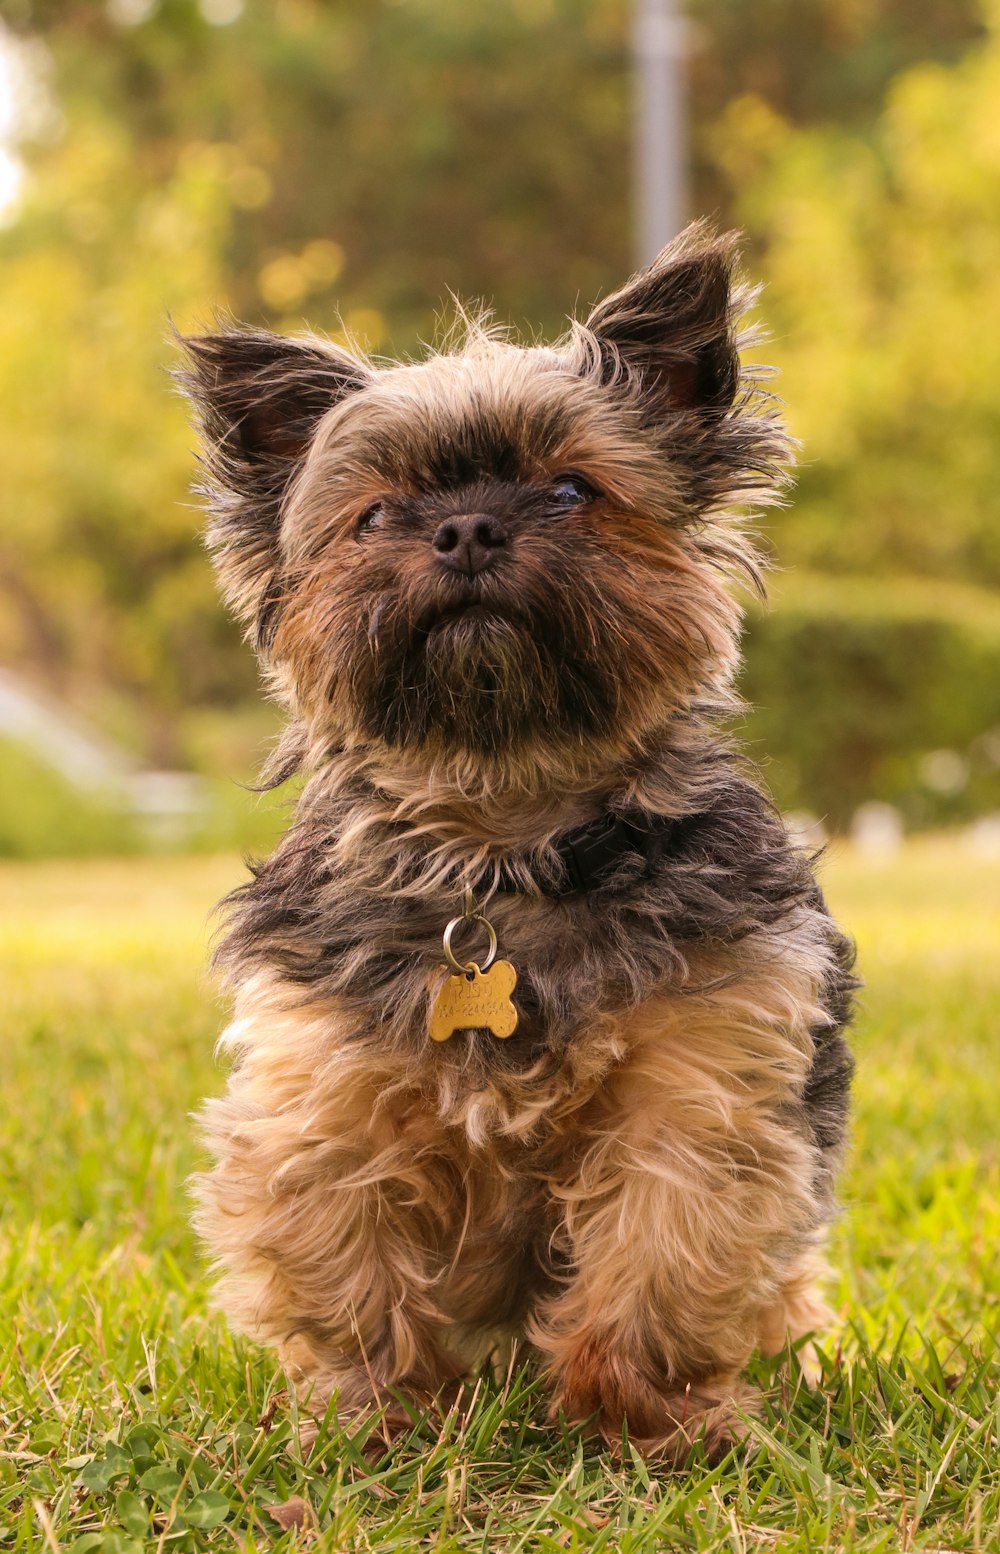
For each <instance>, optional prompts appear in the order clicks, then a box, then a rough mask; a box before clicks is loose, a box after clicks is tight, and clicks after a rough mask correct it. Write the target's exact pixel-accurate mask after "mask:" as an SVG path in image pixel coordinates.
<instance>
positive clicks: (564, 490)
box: [546, 475, 597, 512]
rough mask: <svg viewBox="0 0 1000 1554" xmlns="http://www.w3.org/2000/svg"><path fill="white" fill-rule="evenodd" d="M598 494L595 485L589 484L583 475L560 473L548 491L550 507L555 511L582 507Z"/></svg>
mask: <svg viewBox="0 0 1000 1554" xmlns="http://www.w3.org/2000/svg"><path fill="white" fill-rule="evenodd" d="M596 495H597V492H596V491H595V490H594V488H593V486H590V485H588V484H587V482H586V481H585V480H584V478H583V476H582V475H559V476H558V477H557V478H556V479H555V480H554V481H553V482H552V484H551V486H550V487H549V489H548V491H547V493H546V496H547V498H548V504H549V507H550V508H552V509H553V511H555V512H566V511H567V510H568V509H569V508H571V507H581V506H582V505H583V503H584V502H592V501H593V500H594V497H595V496H596Z"/></svg>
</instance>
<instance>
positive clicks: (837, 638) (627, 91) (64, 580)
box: [0, 0, 1000, 857]
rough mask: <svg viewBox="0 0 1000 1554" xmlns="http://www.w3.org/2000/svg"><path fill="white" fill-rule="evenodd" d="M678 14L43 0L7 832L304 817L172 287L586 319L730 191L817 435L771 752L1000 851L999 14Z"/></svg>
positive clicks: (9, 55) (17, 365) (274, 317)
mask: <svg viewBox="0 0 1000 1554" xmlns="http://www.w3.org/2000/svg"><path fill="white" fill-rule="evenodd" d="M675 10H676V8H675V7H674V6H673V5H670V6H666V5H664V6H660V7H657V6H655V5H653V6H651V5H650V4H648V3H645V0H632V3H630V0H488V3H480V4H472V3H470V0H242V3H241V0H106V3H85V0H2V3H0V19H2V20H0V471H2V489H3V519H2V524H0V856H2V855H7V856H14V857H32V856H44V855H55V854H60V853H63V854H73V853H77V854H82V853H101V852H115V851H139V850H143V849H146V848H149V847H155V848H176V847H187V848H191V847H195V848H215V847H228V846H232V845H244V846H249V847H254V846H263V845H266V843H267V841H268V839H269V837H270V835H271V834H272V833H274V832H275V831H276V829H277V828H278V827H279V826H280V825H281V824H282V823H283V818H284V817H283V815H282V812H281V808H280V804H276V802H275V800H273V799H271V800H269V801H263V802H262V801H260V800H257V799H256V798H254V797H253V796H252V795H250V794H248V793H247V792H246V791H245V790H244V789H243V788H242V787H241V786H240V783H241V782H244V781H249V780H250V779H251V778H252V774H253V772H254V770H255V768H256V766H257V765H258V763H259V761H260V758H261V755H262V752H263V750H264V748H265V747H266V744H267V742H268V739H269V737H270V735H271V734H272V733H273V730H274V727H275V725H276V715H275V713H274V711H273V709H270V708H268V707H267V705H266V704H265V703H264V702H263V701H262V698H261V696H260V693H259V689H258V686H257V682H256V676H255V672H254V667H253V664H252V662H251V659H250V655H249V653H248V652H247V650H246V649H245V648H244V647H243V646H242V645H241V643H240V641H239V638H238V634H237V632H236V631H235V629H234V628H233V627H232V626H231V625H230V624H229V623H228V622H227V621H226V619H225V618H224V616H223V615H222V612H221V610H220V608H219V606H218V604H217V602H216V596H215V591H214V584H213V580H212V576H211V571H210V567H209V564H208V562H207V559H206V557H205V555H204V553H203V551H202V549H201V547H200V540H199V517H198V513H197V511H196V509H195V507H194V505H193V502H192V499H191V498H190V496H189V495H188V487H189V483H190V480H191V478H192V473H193V459H192V447H193V439H192V435H191V433H190V431H189V429H188V426H187V421H186V414H185V409H184V407H183V405H182V404H181V403H180V402H179V401H178V400H177V399H176V398H175V397H174V396H173V394H172V392H171V388H170V383H169V378H168V375H167V374H168V370H169V367H170V365H171V357H172V349H171V347H170V345H169V341H168V338H167V335H168V315H169V316H170V317H172V318H173V319H174V321H175V322H176V323H177V325H178V326H179V327H180V328H181V329H183V330H187V329H193V328H197V327H198V326H199V325H206V324H208V323H210V321H211V318H212V313H213V309H214V308H216V307H224V308H227V309H230V310H232V311H233V312H234V313H236V314H237V315H238V316H240V317H242V318H244V319H247V320H250V321H254V322H264V323H266V324H269V325H270V326H272V327H274V328H277V329H288V330H295V329H298V328H301V327H302V326H303V324H304V323H306V322H308V323H309V324H311V325H313V326H316V327H318V328H321V329H324V330H327V331H328V332H330V333H331V334H333V335H337V334H338V333H339V332H340V331H341V330H343V329H346V330H349V331H350V332H351V333H352V334H353V335H354V336H356V337H359V338H360V339H361V340H362V341H363V342H365V343H366V344H367V345H368V346H369V347H370V348H371V349H373V350H375V351H378V352H382V353H386V354H404V355H405V354H407V353H417V352H419V351H420V350H421V348H422V342H425V341H429V340H431V339H433V338H434V336H435V334H436V333H437V332H439V330H440V327H441V323H442V320H446V319H447V316H448V311H449V307H450V304H449V300H448V298H449V292H454V293H457V294H458V295H460V296H462V297H464V298H467V299H470V298H471V299H484V300H485V301H487V302H492V303H495V304H496V308H497V311H498V314H499V316H500V317H502V318H504V319H507V320H509V321H511V322H512V323H513V324H514V325H515V326H516V327H517V328H519V329H521V330H524V331H526V332H528V333H529V334H534V333H535V332H536V331H537V330H539V329H541V330H544V331H546V332H549V333H553V332H555V333H557V332H559V331H560V330H561V329H562V328H563V327H564V324H565V320H566V317H567V315H568V314H570V313H571V312H572V311H573V310H575V309H581V310H582V309H585V308H586V307H587V306H588V305H589V304H590V303H592V302H593V301H594V300H596V298H597V297H598V296H599V295H600V294H601V293H602V291H604V290H606V289H610V288H613V287H615V286H616V285H618V284H620V282H621V281H622V279H623V278H624V277H625V276H626V275H627V274H628V273H629V271H630V270H631V269H632V268H634V266H635V264H636V263H637V262H638V260H639V259H640V258H642V257H648V250H649V246H650V242H651V233H652V232H653V231H654V229H655V227H656V222H657V221H660V222H661V223H662V222H664V221H666V222H668V223H669V222H670V221H672V220H678V221H679V220H682V219H686V218H687V217H688V216H692V215H697V214H701V213H708V214H712V215H715V216H716V217H717V218H718V220H719V221H720V222H721V223H723V224H725V225H738V226H740V227H742V228H743V229H744V231H745V232H746V234H747V245H746V254H747V265H748V267H749V269H750V270H751V271H752V272H753V273H754V274H755V275H759V276H760V277H762V278H763V279H764V280H765V281H766V283H767V286H766V291H765V293H764V296H763V300H762V303H761V313H762V316H763V318H764V321H765V322H766V324H767V326H768V328H769V330H770V332H771V336H772V342H771V344H770V346H769V347H768V349H767V353H766V354H767V355H768V356H769V357H770V358H771V359H773V360H774V361H776V362H777V363H778V365H779V366H780V369H781V377H780V381H779V387H780V392H781V393H782V395H783V397H784V398H785V400H786V402H787V406H788V414H789V417H790V420H791V423H792V426H793V429H794V431H795V432H796V434H797V435H798V436H799V438H800V439H801V440H802V444H803V458H802V465H801V470H800V476H799V485H798V490H797V494H796V497H795V500H794V504H793V506H792V507H791V508H790V509H789V510H787V511H785V512H781V513H778V514H769V515H768V516H767V520H766V523H765V524H764V525H763V534H764V540H765V544H766V546H767V548H768V550H769V551H770V552H771V554H772V557H773V559H774V561H775V565H776V570H775V573H774V578H773V583H772V606H771V610H770V612H769V613H767V614H764V613H761V612H757V611H755V612H754V613H753V615H752V618H751V623H750V630H749V635H748V643H747V665H746V671H745V676H744V682H743V684H744V689H745V693H746V695H747V697H748V698H749V699H750V700H751V701H752V702H753V703H754V705H755V709H756V710H755V711H754V712H753V713H752V715H751V716H750V717H749V718H748V720H747V722H746V725H745V728H744V729H743V733H744V735H745V737H746V739H747V741H748V742H749V748H750V750H751V753H752V754H754V755H755V756H756V757H757V758H758V759H760V760H761V762H762V764H763V766H764V770H765V773H766V776H767V779H768V781H769V782H770V784H771V786H772V788H773V790H774V792H775V795H776V797H777V798H778V800H779V802H780V803H781V804H782V805H783V806H784V807H785V808H786V809H787V810H790V811H794V812H798V813H799V814H800V815H803V816H809V817H813V818H814V819H815V820H816V821H819V822H821V823H822V825H823V826H824V827H825V828H826V829H827V830H828V831H830V832H837V831H846V830H850V829H852V828H853V830H854V832H855V834H856V835H857V836H858V837H859V838H861V839H862V840H863V839H865V838H867V839H868V840H869V841H870V842H871V844H872V845H873V846H882V845H884V846H887V847H889V846H891V845H893V842H894V840H895V839H896V838H897V837H898V835H899V834H900V833H901V832H902V831H903V830H904V829H905V830H915V829H926V828H932V827H933V828H937V827H942V826H953V827H961V828H963V830H965V831H966V832H967V833H968V834H970V835H971V836H972V837H973V838H977V839H978V843H979V844H981V845H982V847H984V848H986V849H996V850H997V851H1000V521H998V491H1000V397H998V384H1000V5H998V4H997V3H996V0H989V3H985V4H984V3H980V0H688V3H687V4H686V6H685V7H684V9H683V15H679V14H674V13H675ZM653 12H655V13H657V16H658V17H659V20H658V21H657V16H653V18H652V22H651V14H652V13H653ZM654 23H655V25H654ZM643 105H644V110H643V112H641V113H640V112H639V110H640V108H643ZM658 137H659V138H658ZM643 157H645V162H643ZM671 201H673V202H674V207H675V212H674V214H673V215H672V214H671V209H670V202H671ZM657 202H659V204H658V203H657ZM663 235H664V236H666V235H669V234H668V233H666V232H665V233H664V234H663Z"/></svg>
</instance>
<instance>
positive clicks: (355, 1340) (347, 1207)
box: [195, 990, 461, 1424]
mask: <svg viewBox="0 0 1000 1554" xmlns="http://www.w3.org/2000/svg"><path fill="white" fill-rule="evenodd" d="M255 992H256V996H255V997H253V998H247V999H244V1000H243V1005H244V1008H243V1012H242V1013H241V1015H240V1018H238V1020H237V1021H236V1022H235V1023H234V1025H233V1027H232V1028H231V1034H230V1036H229V1038H228V1040H229V1044H230V1045H231V1046H233V1047H235V1048H236V1049H237V1051H238V1053H239V1057H238V1061H237V1066H236V1068H235V1071H234V1073H233V1075H232V1077H231V1080H230V1084H229V1088H228V1090H227V1092H226V1094H225V1095H224V1096H222V1097H221V1098H220V1099H218V1100H216V1101H212V1102H209V1104H208V1105H207V1107H206V1108H205V1111H204V1113H203V1124H204V1132H205V1137H206V1140H207V1142H208V1145H209V1148H210V1150H211V1152H212V1154H213V1156H214V1161H215V1163H214V1167H213V1168H212V1169H211V1170H210V1171H208V1172H206V1173H205V1174H203V1175H202V1176H200V1177H198V1178H197V1179H196V1182H195V1191H196V1195H197V1198H198V1212H197V1215H196V1224H197V1227H198V1229H199V1231H200V1233H201V1235H202V1237H203V1239H204V1241H205V1242H206V1244H207V1246H208V1248H209V1250H210V1251H211V1253H212V1254H213V1256H214V1259H215V1266H216V1270H217V1272H218V1273H219V1276H220V1277H219V1283H218V1291H217V1293H218V1300H219V1304H220V1305H221V1306H222V1308H223V1310H224V1311H225V1313H226V1315H227V1316H228V1318H229V1319H230V1321H231V1322H232V1324H233V1325H234V1327H236V1328H237V1329H239V1330H241V1331H243V1332H245V1333H247V1334H249V1335H250V1336H252V1337H254V1338H257V1339H260V1340H261V1341H263V1342H266V1343H270V1344H273V1345H274V1346H275V1347H276V1348H277V1349H278V1351H279V1353H280V1354H281V1357H282V1359H283V1361H284V1363H285V1365H286V1367H287V1368H288V1371H289V1373H290V1375H291V1376H292V1378H293V1380H294V1381H295V1382H296V1387H297V1390H298V1391H299V1393H300V1396H301V1398H302V1399H303V1401H304V1402H305V1404H306V1406H307V1407H308V1409H309V1411H310V1412H311V1413H313V1414H322V1413H323V1412H324V1410H325V1408H326V1406H327V1403H328V1402H329V1400H330V1398H331V1396H332V1395H333V1394H334V1393H336V1394H337V1396H338V1409H339V1411H340V1413H341V1415H342V1416H344V1415H347V1416H349V1415H352V1414H356V1413H360V1412H364V1411H365V1410H367V1409H370V1408H371V1407H372V1406H374V1405H377V1404H380V1403H383V1402H388V1403H389V1404H390V1409H391V1408H392V1406H393V1405H392V1402H391V1394H390V1391H389V1389H392V1390H393V1391H396V1392H403V1393H404V1394H408V1395H410V1396H411V1397H413V1399H414V1400H415V1401H417V1402H418V1403H420V1404H421V1405H424V1404H426V1402H427V1401H428V1400H429V1399H430V1397H432V1396H433V1395H435V1394H436V1393H437V1392H438V1391H439V1390H440V1389H441V1388H442V1387H443V1386H445V1385H446V1384H447V1383H449V1382H451V1381H452V1380H453V1379H454V1378H455V1377H456V1376H457V1375H458V1374H459V1372H460V1369H461V1365H460V1362H459V1361H458V1359H457V1358H456V1357H455V1356H454V1355H452V1354H451V1353H450V1352H449V1350H448V1345H447V1328H448V1323H447V1321H446V1319H445V1318H444V1317H443V1316H442V1315H441V1313H440V1311H439V1309H438V1305H437V1301H436V1286H437V1283H438V1281H439V1278H440V1274H441V1271H442V1269H443V1268H444V1267H445V1266H446V1265H447V1261H448V1233H449V1230H448V1227H449V1226H450V1224H451V1223H452V1221H453V1220H454V1219H455V1218H456V1217H458V1218H459V1219H460V1218H461V1214H460V1210H457V1209H456V1206H455V1201H454V1200H455V1194H456V1191H457V1187H456V1176H455V1172H454V1170H453V1169H451V1168H450V1167H449V1165H448V1162H447V1160H446V1159H444V1158H443V1157H442V1156H441V1155H440V1154H439V1153H436V1152H435V1149H434V1140H433V1138H432V1137H431V1136H430V1135H431V1133H432V1132H433V1131H434V1124H433V1119H427V1118H426V1116H425V1115H424V1112H423V1110H422V1108H421V1105H420V1102H419V1098H417V1097H414V1096H413V1095H412V1094H411V1093H409V1092H406V1091H401V1090H398V1089H397V1090H395V1091H393V1090H392V1087H391V1084H390V1083H389V1080H388V1076H387V1075H386V1074H385V1073H384V1072H382V1071H381V1069H380V1066H379V1063H378V1060H377V1057H374V1056H373V1054H372V1051H371V1049H370V1048H369V1047H364V1046H362V1045H361V1044H358V1043H355V1044H353V1045H352V1044H349V1043H345V1044H343V1045H340V1046H338V1044H337V1029H336V1020H335V1017H333V1016H332V1015H331V1014H330V1012H329V1011H326V1012H317V1011H314V1010H313V1011H310V1010H303V1009H296V1008H295V1007H294V1005H293V1004H292V1003H291V1002H290V1001H288V1000H287V998H286V999H284V1000H283V999H282V998H281V997H280V996H279V994H278V993H276V992H275V991H274V990H270V991H269V992H268V993H266V994H264V993H262V992H261V991H260V990H255ZM404 1422H405V1414H404V1413H403V1412H402V1411H399V1423H400V1424H402V1423H404Z"/></svg>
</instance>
